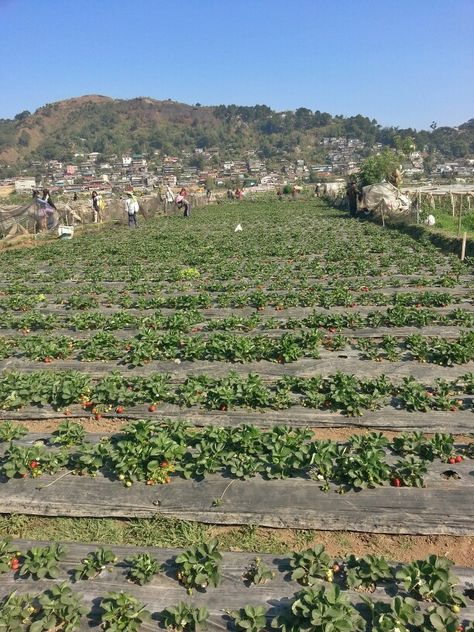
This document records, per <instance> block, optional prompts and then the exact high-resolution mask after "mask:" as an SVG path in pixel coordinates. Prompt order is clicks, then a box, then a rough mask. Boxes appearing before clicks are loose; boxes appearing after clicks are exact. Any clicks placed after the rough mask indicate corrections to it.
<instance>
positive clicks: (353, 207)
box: [346, 180, 359, 217]
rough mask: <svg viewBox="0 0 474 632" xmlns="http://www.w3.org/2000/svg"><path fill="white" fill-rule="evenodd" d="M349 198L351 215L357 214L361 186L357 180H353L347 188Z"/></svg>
mask: <svg viewBox="0 0 474 632" xmlns="http://www.w3.org/2000/svg"><path fill="white" fill-rule="evenodd" d="M346 195H347V200H348V202H349V213H350V214H351V217H356V216H357V198H358V195H359V188H358V187H357V183H356V181H355V180H351V181H350V182H349V184H348V185H347V189H346Z"/></svg>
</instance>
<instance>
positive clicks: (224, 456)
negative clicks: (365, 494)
mask: <svg viewBox="0 0 474 632" xmlns="http://www.w3.org/2000/svg"><path fill="white" fill-rule="evenodd" d="M25 434H26V430H25V429H24V428H23V427H22V426H18V425H15V424H11V423H9V422H6V423H4V424H3V425H2V426H0V443H1V442H2V441H3V442H7V446H6V447H5V448H4V450H3V451H2V455H1V456H0V473H1V474H2V475H3V476H4V477H5V478H6V479H7V480H8V479H12V478H15V477H23V478H28V477H29V476H32V477H33V478H37V477H38V476H41V475H42V474H56V473H57V472H59V471H60V470H61V469H67V470H69V471H71V472H72V473H74V474H79V475H85V474H89V475H93V476H95V475H96V473H97V472H99V471H100V472H101V473H102V474H103V475H105V476H107V477H109V478H111V479H112V480H120V481H122V482H123V484H124V485H125V486H130V485H131V484H132V483H133V482H134V481H140V482H146V483H147V484H148V485H154V484H156V483H159V484H162V483H169V482H170V481H171V476H172V474H173V473H174V474H175V475H179V476H183V477H184V478H187V479H188V478H192V479H195V480H199V479H201V478H203V477H205V476H207V475H210V474H215V473H218V472H219V473H222V474H225V475H226V476H229V477H231V478H238V479H243V480H245V479H248V478H251V477H254V476H256V475H257V474H259V475H262V476H263V477H265V478H266V479H283V478H292V477H306V478H311V479H313V480H315V481H318V484H319V485H320V487H321V489H322V490H323V491H329V486H330V484H333V485H335V486H338V487H339V491H340V492H343V491H346V490H348V489H366V488H372V487H377V486H381V485H385V484H391V485H393V486H396V487H401V486H409V487H413V486H416V487H422V486H424V485H425V481H424V476H425V474H426V473H427V472H428V469H429V465H430V463H431V462H433V461H435V460H437V459H438V460H441V461H443V462H445V463H450V464H453V465H454V464H456V463H459V462H461V461H462V460H463V459H464V458H474V443H470V444H468V445H467V446H466V447H459V446H455V444H454V438H453V436H452V435H450V434H439V433H438V434H435V435H434V437H432V438H426V437H424V436H423V435H422V434H421V433H414V434H405V433H403V434H401V435H400V436H398V437H396V438H395V439H394V440H393V441H392V442H390V441H389V440H388V439H387V438H386V437H384V436H383V435H382V434H377V433H370V434H368V435H364V436H358V435H354V436H353V437H350V438H349V440H348V442H347V443H343V444H340V443H337V442H334V441H330V440H316V439H314V437H313V434H312V433H311V432H310V431H309V430H308V429H299V430H298V429H297V430H292V429H291V428H289V427H287V426H276V427H275V428H273V429H272V430H270V431H268V432H263V431H261V430H259V429H258V428H256V427H255V426H241V427H237V428H218V427H209V428H206V429H203V430H201V431H200V432H196V431H195V429H193V428H192V427H191V426H188V425H186V424H183V423H182V422H176V423H172V422H169V423H167V424H158V423H156V422H150V421H137V422H133V423H131V424H129V425H128V426H126V427H125V428H124V429H123V431H121V432H120V433H118V434H115V435H111V436H109V437H103V438H102V439H101V440H100V441H99V442H98V443H90V442H88V441H87V440H86V435H85V432H84V429H83V427H82V426H81V425H80V424H77V423H74V422H70V421H65V422H63V423H62V424H61V425H60V426H59V428H58V430H57V431H56V432H55V433H53V435H52V437H51V439H50V440H49V441H48V442H46V443H45V442H44V441H39V442H36V443H35V444H33V445H29V444H24V443H21V442H20V443H18V440H19V439H21V438H22V437H23V436H24V435H25ZM396 458H398V460H395V459H396Z"/></svg>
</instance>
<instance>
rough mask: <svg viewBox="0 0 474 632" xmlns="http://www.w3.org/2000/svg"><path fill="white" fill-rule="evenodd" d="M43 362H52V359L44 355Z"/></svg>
mask: <svg viewBox="0 0 474 632" xmlns="http://www.w3.org/2000/svg"><path fill="white" fill-rule="evenodd" d="M44 362H46V364H49V363H50V362H52V359H51V358H50V357H49V356H46V358H45V359H44Z"/></svg>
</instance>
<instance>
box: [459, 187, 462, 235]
mask: <svg viewBox="0 0 474 632" xmlns="http://www.w3.org/2000/svg"><path fill="white" fill-rule="evenodd" d="M460 202H461V204H460V205H459V219H458V237H460V236H461V220H462V196H461V200H460Z"/></svg>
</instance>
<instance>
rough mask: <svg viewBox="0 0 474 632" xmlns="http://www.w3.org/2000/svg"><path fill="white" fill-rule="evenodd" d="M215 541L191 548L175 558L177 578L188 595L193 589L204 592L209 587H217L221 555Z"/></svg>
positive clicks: (219, 577) (219, 576) (219, 578)
mask: <svg viewBox="0 0 474 632" xmlns="http://www.w3.org/2000/svg"><path fill="white" fill-rule="evenodd" d="M217 546H218V544H217V541H216V540H211V541H210V542H204V543H203V544H200V545H198V546H194V547H191V548H190V549H188V550H186V551H184V552H183V553H181V554H180V555H178V556H177V557H176V564H177V566H178V573H177V577H178V579H179V581H180V582H181V583H182V584H183V586H185V587H186V588H187V590H188V592H189V593H191V592H192V590H193V588H197V589H201V590H205V589H206V588H207V587H208V586H209V585H210V586H214V588H215V587H216V586H218V585H219V583H220V580H221V574H220V568H219V567H220V563H221V561H222V555H221V554H220V553H219V551H218V550H217Z"/></svg>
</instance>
